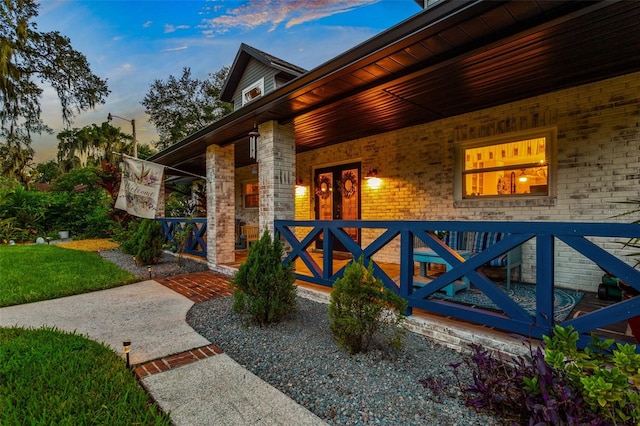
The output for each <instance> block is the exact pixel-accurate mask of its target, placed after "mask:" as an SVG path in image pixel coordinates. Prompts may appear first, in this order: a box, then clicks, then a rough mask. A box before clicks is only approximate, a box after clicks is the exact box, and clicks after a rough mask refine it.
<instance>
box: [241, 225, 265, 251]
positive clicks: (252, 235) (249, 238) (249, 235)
mask: <svg viewBox="0 0 640 426" xmlns="http://www.w3.org/2000/svg"><path fill="white" fill-rule="evenodd" d="M240 233H241V236H240V238H242V236H243V235H244V237H245V241H246V243H247V249H249V248H250V247H251V243H255V242H256V241H258V238H260V235H259V231H258V227H257V226H256V225H243V226H241V227H240Z"/></svg>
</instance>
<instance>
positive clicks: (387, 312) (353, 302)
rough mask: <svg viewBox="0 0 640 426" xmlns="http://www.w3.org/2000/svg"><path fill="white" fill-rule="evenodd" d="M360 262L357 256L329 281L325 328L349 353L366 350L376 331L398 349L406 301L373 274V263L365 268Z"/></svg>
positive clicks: (402, 330) (400, 343) (361, 261)
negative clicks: (338, 276) (329, 290)
mask: <svg viewBox="0 0 640 426" xmlns="http://www.w3.org/2000/svg"><path fill="white" fill-rule="evenodd" d="M363 262H364V261H363V258H362V257H360V258H359V259H358V260H357V261H352V262H351V263H349V264H348V265H347V267H346V268H345V271H344V275H343V276H342V277H341V278H339V279H338V280H336V282H335V283H334V284H333V291H332V292H331V301H330V303H329V319H330V323H329V328H330V329H331V332H332V333H333V337H334V338H335V339H336V341H337V342H338V345H339V346H340V347H343V348H345V349H347V350H348V351H349V353H351V354H354V353H358V352H366V351H367V350H368V349H369V346H370V344H371V343H372V341H373V340H374V337H376V335H377V334H381V335H383V336H384V337H385V340H386V342H385V343H386V344H389V345H391V346H392V347H394V348H396V349H399V348H400V347H401V346H402V337H403V335H404V332H405V329H404V328H403V327H402V323H403V321H404V319H405V317H404V311H405V310H406V308H407V302H406V301H405V300H404V299H403V298H401V297H400V296H398V295H397V294H395V293H394V292H393V291H391V290H389V289H387V288H385V287H384V285H383V284H382V281H381V280H379V279H377V278H375V277H374V275H373V263H370V264H369V267H368V268H365V267H364V265H363Z"/></svg>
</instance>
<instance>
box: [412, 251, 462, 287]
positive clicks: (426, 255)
mask: <svg viewBox="0 0 640 426" xmlns="http://www.w3.org/2000/svg"><path fill="white" fill-rule="evenodd" d="M458 254H459V255H460V256H461V257H462V258H463V259H465V260H466V259H468V258H469V256H470V255H471V252H470V251H468V250H462V251H459V252H458ZM413 261H414V262H419V263H420V276H421V277H426V276H427V270H428V264H429V263H438V264H442V265H445V267H446V269H447V271H449V270H451V265H449V263H447V262H446V261H445V260H444V259H443V258H442V257H440V255H439V254H437V253H436V252H433V251H429V250H420V251H414V252H413ZM421 284H422V283H421V282H418V286H421ZM469 286H470V283H469V279H468V278H467V277H462V282H461V283H460V282H455V283H451V284H449V285H448V286H446V287H443V288H442V290H444V292H445V293H446V294H447V296H455V294H456V292H458V291H460V290H468V289H469Z"/></svg>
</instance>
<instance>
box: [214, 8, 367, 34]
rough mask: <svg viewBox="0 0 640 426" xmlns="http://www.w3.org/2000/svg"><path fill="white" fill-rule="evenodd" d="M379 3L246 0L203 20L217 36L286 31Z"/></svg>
mask: <svg viewBox="0 0 640 426" xmlns="http://www.w3.org/2000/svg"><path fill="white" fill-rule="evenodd" d="M378 1H380V0H249V2H248V3H247V4H244V5H242V6H239V7H236V8H233V9H228V10H227V11H226V13H225V14H223V15H221V16H218V17H216V18H213V19H208V20H206V21H204V22H205V23H206V24H207V25H208V26H209V27H210V28H211V29H212V30H213V31H214V32H215V33H216V34H224V33H226V32H228V31H230V30H231V29H234V28H241V29H245V30H250V29H253V28H256V27H258V26H261V25H270V29H269V31H273V30H275V29H276V28H277V27H278V26H280V25H281V24H283V23H284V25H285V27H286V28H290V27H293V26H295V25H300V24H303V23H305V22H311V21H317V20H319V19H322V18H325V17H327V16H332V15H336V14H339V13H345V12H349V11H351V10H353V9H355V8H358V7H361V6H366V5H370V4H373V3H377V2H378Z"/></svg>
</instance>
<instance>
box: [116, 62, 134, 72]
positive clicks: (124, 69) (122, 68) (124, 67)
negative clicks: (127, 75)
mask: <svg viewBox="0 0 640 426" xmlns="http://www.w3.org/2000/svg"><path fill="white" fill-rule="evenodd" d="M134 70H135V67H134V66H133V65H131V64H129V63H125V64H122V65H120V66H119V67H118V68H116V71H118V72H131V71H134Z"/></svg>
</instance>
